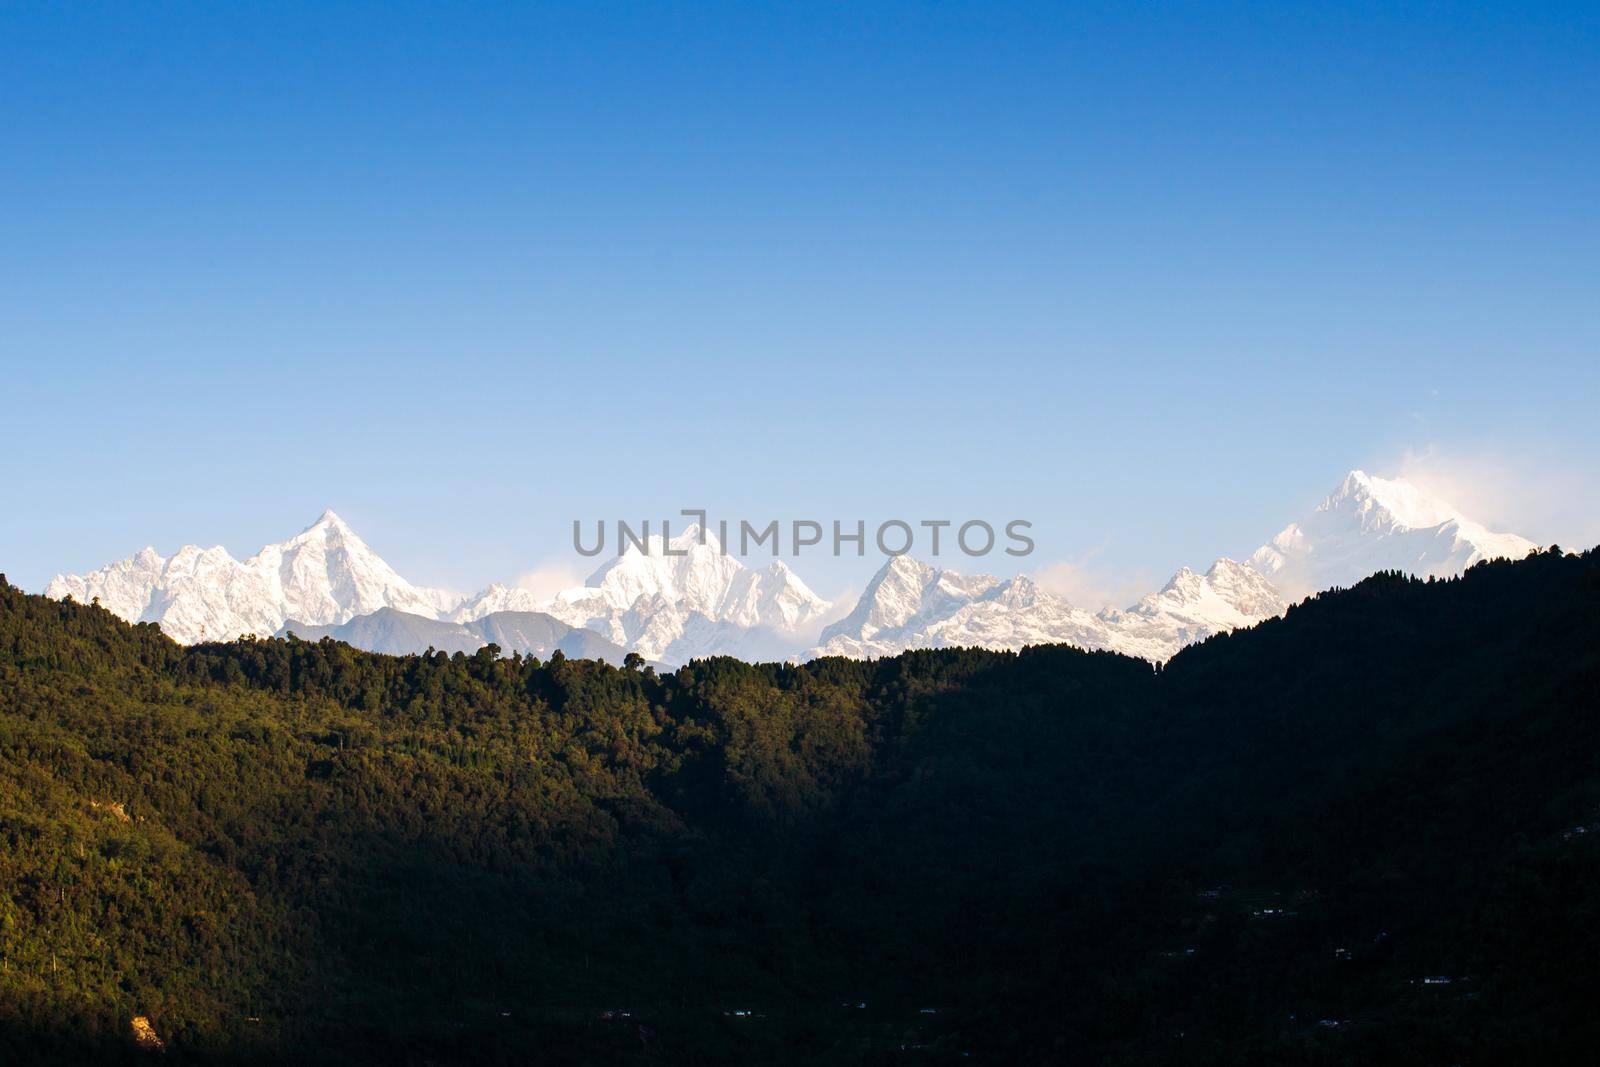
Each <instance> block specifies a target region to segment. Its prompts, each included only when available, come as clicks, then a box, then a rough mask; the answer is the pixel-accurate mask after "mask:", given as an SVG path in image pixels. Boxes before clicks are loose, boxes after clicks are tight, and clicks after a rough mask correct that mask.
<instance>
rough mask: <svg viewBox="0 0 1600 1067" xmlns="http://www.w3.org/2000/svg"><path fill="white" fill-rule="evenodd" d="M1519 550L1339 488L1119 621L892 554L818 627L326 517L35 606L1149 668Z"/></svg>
mask: <svg viewBox="0 0 1600 1067" xmlns="http://www.w3.org/2000/svg"><path fill="white" fill-rule="evenodd" d="M1535 547H1536V546H1535V545H1534V543H1533V542H1531V541H1529V540H1527V539H1526V538H1522V537H1518V536H1517V535H1515V534H1505V533H1496V532H1493V531H1491V530H1488V529H1487V528H1485V527H1484V526H1482V525H1481V524H1479V523H1476V522H1473V521H1472V520H1470V519H1468V518H1466V517H1465V516H1464V515H1462V514H1461V513H1460V512H1459V511H1457V510H1456V509H1455V508H1454V507H1452V506H1451V505H1449V504H1448V503H1446V502H1444V501H1442V500H1439V499H1438V498H1436V497H1430V496H1428V495H1427V494H1425V493H1423V492H1422V491H1421V490H1420V489H1418V488H1417V487H1416V486H1414V485H1412V484H1410V483H1409V482H1406V481H1404V480H1403V479H1386V478H1377V477H1373V476H1371V475H1368V474H1366V473H1364V472H1362V471H1352V472H1350V474H1349V475H1348V476H1346V478H1345V479H1344V480H1343V482H1342V483H1341V484H1340V485H1339V487H1338V488H1336V489H1335V490H1334V491H1333V492H1332V493H1331V494H1329V496H1328V497H1327V498H1326V499H1325V500H1324V501H1323V502H1322V504H1321V505H1319V506H1318V507H1317V508H1316V509H1315V510H1314V511H1313V512H1311V513H1310V514H1309V515H1307V516H1305V517H1304V518H1302V519H1300V520H1299V521H1297V522H1293V523H1290V524H1289V525H1288V526H1287V527H1285V528H1284V529H1283V531H1282V532H1280V533H1279V534H1278V535H1277V536H1276V537H1274V538H1272V539H1271V540H1270V541H1269V542H1267V543H1266V544H1264V545H1262V546H1261V547H1260V548H1259V549H1257V550H1256V551H1255V553H1254V554H1253V555H1251V556H1250V558H1249V561H1248V563H1238V562H1235V561H1234V560H1231V559H1219V560H1217V561H1216V562H1215V563H1213V564H1212V565H1211V567H1210V569H1209V570H1207V571H1206V572H1205V573H1203V574H1200V573H1196V572H1194V571H1192V570H1190V569H1188V568H1187V567H1185V568H1183V569H1181V570H1179V571H1178V573H1177V574H1175V575H1174V576H1173V578H1172V580H1171V581H1169V582H1168V583H1167V584H1166V585H1165V586H1164V587H1163V588H1162V589H1161V590H1159V591H1158V592H1154V593H1151V594H1149V595H1148V596H1146V597H1144V598H1143V599H1142V600H1140V601H1139V602H1138V603H1137V604H1134V605H1132V606H1131V607H1129V608H1126V609H1105V610H1102V611H1098V612H1091V611H1088V610H1085V609H1084V608H1081V607H1078V606H1075V605H1073V604H1071V603H1069V602H1068V601H1067V600H1066V599H1065V598H1063V597H1060V596H1057V595H1055V594H1052V593H1050V592H1048V591H1046V590H1044V589H1041V588H1040V587H1039V586H1038V585H1037V584H1035V582H1033V581H1032V580H1030V579H1029V578H1027V577H1015V578H1008V579H1002V578H998V577H993V576H990V575H981V574H980V575H962V574H959V573H957V572H955V571H952V570H948V569H941V568H937V567H933V566H930V565H929V564H926V563H923V562H920V561H918V560H914V559H911V558H910V557H907V556H897V557H893V558H891V559H889V560H888V561H887V562H886V563H885V564H884V565H883V567H882V568H881V569H880V570H879V571H878V573H877V574H876V575H875V576H874V577H873V579H872V581H871V582H870V583H869V584H868V585H867V588H866V590H865V591H864V592H863V593H862V595H861V597H860V599H859V600H858V601H857V602H856V603H855V605H854V607H853V609H852V610H850V611H849V612H848V613H847V614H844V615H843V616H842V617H840V618H837V619H836V620H835V621H832V622H829V618H830V616H831V615H835V614H837V612H833V611H832V610H831V606H830V605H829V604H828V602H827V601H825V600H823V599H822V598H821V597H819V596H817V595H816V594H815V593H813V592H812V591H811V590H810V589H809V588H808V587H807V586H806V584H805V583H804V582H803V581H802V580H801V579H800V577H799V576H798V575H797V574H795V573H794V571H793V570H791V569H790V568H789V567H788V566H787V565H785V564H783V563H781V562H776V561H775V562H773V563H771V564H769V565H768V566H766V567H762V568H759V569H756V568H751V567H747V566H746V565H745V564H744V563H742V562H741V561H740V560H738V559H737V558H735V557H733V556H731V555H724V554H723V552H722V550H721V546H720V545H719V544H718V543H717V540H716V538H715V537H714V536H713V535H712V534H711V533H710V532H709V531H703V530H701V529H700V528H698V527H691V528H690V529H688V530H687V531H685V532H684V533H682V534H681V535H679V536H678V537H675V538H673V539H672V540H671V541H670V542H669V541H667V540H665V539H664V538H662V537H655V538H652V539H650V540H649V541H648V542H647V544H646V547H645V550H643V551H641V550H640V549H639V548H637V547H630V549H629V550H628V551H627V552H626V553H625V554H623V555H621V556H618V557H616V558H614V559H612V560H609V561H608V562H607V563H606V564H605V565H604V566H602V567H601V568H600V569H599V570H597V571H596V572H595V573H594V574H593V575H592V576H591V577H590V578H589V580H588V581H587V582H586V583H585V584H583V585H581V586H577V587H575V588H572V589H567V590H564V591H562V592H560V593H558V594H556V595H555V596H554V597H549V598H540V597H537V596H535V595H534V594H533V593H531V592H529V591H528V590H526V589H520V588H516V587H511V586H505V585H498V584H497V585H491V586H489V587H488V588H487V589H484V590H482V591H481V592H479V593H476V594H474V595H472V596H467V597H462V596H459V595H457V594H453V593H449V592H446V591H444V590H439V589H428V588H423V587H419V586H414V585H412V584H411V583H409V582H407V581H406V580H405V579H404V578H402V577H400V575H399V574H397V573H396V572H395V571H394V569H393V568H392V567H390V566H389V565H388V564H387V563H385V562H384V561H383V559H382V558H380V557H379V556H378V555H377V554H376V553H375V552H373V551H372V549H371V548H370V547H368V546H367V544H366V543H365V542H364V541H362V540H361V538H360V537H358V536H357V535H356V534H355V532H354V531H352V530H351V529H350V527H349V526H348V525H346V524H345V523H344V521H343V520H341V519H340V518H339V517H338V516H337V515H335V514H334V513H333V512H331V511H329V512H325V513H324V514H323V515H322V517H321V518H319V519H318V520H317V521H316V522H315V523H313V524H312V525H311V526H309V527H307V528H306V529H305V530H304V531H302V532H301V533H299V534H298V535H296V536H295V537H293V538H291V539H289V540H288V541H285V542H283V543H282V544H278V545H268V546H267V547H266V548H263V549H262V550H261V551H260V552H258V553H257V554H256V555H254V556H252V557H250V558H249V559H247V560H244V561H242V562H241V561H237V560H235V559H233V558H232V557H231V556H230V555H229V554H228V553H227V552H226V551H225V550H224V549H222V548H220V547H218V548H209V549H201V548H199V547H196V546H193V545H190V546H186V547H184V548H182V549H179V550H178V551H177V552H176V553H174V554H173V555H171V556H161V555H159V554H158V553H157V552H156V551H155V550H154V549H153V548H146V549H144V550H143V551H141V552H139V553H138V554H136V555H134V556H131V557H129V558H128V559H125V560H121V561H120V562H117V563H112V564H110V565H108V566H106V567H102V568H101V569H100V570H97V571H94V572H91V573H89V574H84V575H60V576H57V577H56V578H55V579H54V580H53V581H51V582H50V584H49V586H48V587H47V588H46V589H45V593H46V595H48V596H53V597H58V598H59V597H67V596H70V597H72V598H73V599H75V600H79V601H89V600H94V599H98V600H99V601H100V603H101V604H102V605H103V606H105V607H106V608H108V609H110V610H111V611H113V612H115V613H116V614H118V615H120V616H122V617H123V618H126V619H129V620H133V621H151V622H157V623H159V624H160V625H161V627H162V628H163V629H164V630H165V631H166V632H167V633H168V634H170V635H171V636H172V637H173V638H175V639H176V640H178V641H182V642H186V643H192V642H196V641H207V640H228V639H231V638H233V637H237V636H240V635H242V634H248V633H254V634H259V635H270V634H277V633H281V632H284V631H285V630H293V631H294V632H296V633H297V634H299V635H300V636H303V637H320V636H324V635H326V636H335V637H338V638H340V639H343V640H348V641H350V642H352V643H354V644H358V645H361V646H362V647H370V648H373V649H374V650H377V651H388V652H402V651H421V650H422V648H423V647H427V645H432V647H435V648H441V649H450V650H462V651H466V650H470V649H473V648H477V647H481V646H482V645H483V644H485V643H487V642H489V641H494V642H495V643H496V644H499V645H500V646H501V647H502V648H504V649H505V650H506V651H510V650H511V649H512V648H513V647H515V648H517V649H519V650H522V651H526V652H529V653H532V654H540V655H543V654H545V653H546V652H548V651H551V650H553V649H555V648H557V647H561V648H562V650H563V651H566V650H567V649H569V648H570V649H572V650H573V652H576V653H578V654H594V655H603V656H604V657H605V658H608V659H615V658H616V656H617V655H618V654H619V652H620V651H623V650H626V651H636V652H638V653H640V654H641V655H643V656H644V657H645V658H646V659H647V660H650V661H652V662H657V663H660V664H663V665H665V666H676V665H678V664H681V663H685V662H687V661H689V660H690V659H696V658H702V657H706V656H712V655H732V656H738V657H740V658H743V659H751V660H754V659H785V658H801V659H804V658H812V657H816V656H825V655H839V656H851V657H864V656H886V655H894V654H896V653H898V652H901V651H904V650H906V649H910V648H941V647H954V646H969V645H970V646H980V647H984V648H993V649H1001V648H1007V649H1009V648H1020V647H1022V646H1024V645H1030V644H1046V643H1067V644H1073V645H1078V646H1080V647H1083V648H1090V649H1110V650H1115V651H1119V652H1124V653H1127V654H1129V655H1135V656H1140V657H1143V658H1146V659H1150V660H1154V661H1157V662H1160V661H1164V660H1166V659H1168V658H1170V657H1171V656H1172V655H1174V654H1175V653H1176V652H1177V651H1178V650H1179V649H1181V648H1183V647H1184V646H1185V645H1188V644H1191V643H1193V642H1195V641H1199V640H1203V639H1204V638H1206V637H1208V636H1210V635H1211V634H1214V633H1219V632H1222V631H1226V630H1230V629H1234V628H1236V627H1240V626H1249V625H1253V624H1254V623H1257V622H1260V621H1261V620H1263V619H1267V618H1271V617H1273V616H1275V615H1278V614H1280V613H1281V612H1282V611H1283V610H1284V608H1285V607H1286V606H1287V605H1288V604H1289V603H1292V602H1294V601H1296V600H1299V599H1301V598H1302V597H1304V596H1306V595H1308V594H1310V593H1314V592H1317V591H1319V590H1322V589H1327V588H1330V587H1332V586H1335V585H1349V584H1352V583H1354V582H1356V581H1359V580H1360V579H1362V578H1364V577H1366V576H1367V575H1369V574H1373V573H1375V572H1377V571H1380V570H1400V571H1405V572H1407V573H1410V574H1415V575H1418V576H1439V577H1443V576H1447V575H1452V574H1457V573H1459V572H1460V571H1462V570H1463V569H1465V568H1466V567H1468V566H1470V565H1471V564H1473V563H1476V562H1478V561H1479V560H1482V559H1490V558H1495V557H1500V556H1510V557H1520V556H1522V555H1525V554H1526V553H1527V552H1529V551H1531V550H1532V549H1534V548H1535ZM669 550H670V551H669ZM824 623H827V625H826V626H825V625H824ZM586 634H587V635H592V638H591V637H585V636H584V635H586ZM508 642H509V643H508ZM413 645H417V646H419V647H415V648H413V647H412V646H413ZM596 650H598V651H596ZM569 654H571V653H569Z"/></svg>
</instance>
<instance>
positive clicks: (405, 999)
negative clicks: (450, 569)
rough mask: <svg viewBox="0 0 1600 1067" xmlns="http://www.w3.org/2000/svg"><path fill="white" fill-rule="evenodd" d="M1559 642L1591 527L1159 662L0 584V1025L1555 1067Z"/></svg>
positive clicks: (471, 1045)
mask: <svg viewBox="0 0 1600 1067" xmlns="http://www.w3.org/2000/svg"><path fill="white" fill-rule="evenodd" d="M1597 647H1600V556H1597V555H1596V554H1595V553H1588V554H1584V555H1582V556H1564V555H1562V554H1560V553H1559V552H1548V553H1543V554H1540V555H1538V556H1536V557H1532V558H1530V559H1528V560H1526V561H1523V562H1519V563H1514V564H1513V563H1495V564H1488V565H1481V566H1478V567H1476V568H1474V569H1473V570H1472V571H1470V572H1469V573H1468V574H1467V575H1466V576H1465V577H1464V578H1462V579H1459V580H1455V581H1450V582H1426V583H1425V582H1418V581H1414V580H1410V579H1405V578H1401V577H1398V576H1394V575H1383V576H1379V577H1376V578H1373V579H1370V580H1368V581H1366V582H1363V583H1362V584H1361V585H1359V586H1357V587H1356V588H1355V589H1352V590H1346V591H1341V592H1337V593H1332V594H1325V595H1323V596H1320V597H1317V598H1314V599H1313V600H1311V601H1308V602H1306V603H1305V604H1303V605H1300V606H1298V607H1296V608H1294V609H1292V610H1291V611H1290V612H1289V613H1288V615H1287V616H1286V617H1285V618H1283V619H1281V620H1275V621H1273V622H1269V623H1266V624H1264V625H1262V626H1259V627H1257V628H1255V629H1254V630H1252V631H1249V632H1245V633H1238V634H1234V635H1231V636H1227V637H1222V638H1215V639H1213V640H1211V641H1208V642H1206V643H1205V644H1204V645H1201V646H1198V647H1195V648H1192V649H1189V650H1186V651H1185V652H1183V653H1182V654H1180V655H1179V656H1178V657H1176V658H1175V659H1174V660H1173V661H1172V662H1171V663H1170V664H1169V665H1168V666H1167V667H1166V668H1165V669H1163V670H1159V671H1158V670H1155V669H1152V668H1151V667H1150V666H1149V665H1148V664H1145V663H1142V662H1138V661H1134V660H1130V659H1126V658H1123V657H1119V656H1115V655H1110V654H1089V653H1084V652H1080V651H1076V650H1073V649H1067V648H1041V649H1031V650H1028V651H1025V652H1023V653H1021V654H1019V655H1014V654H996V653H985V652H976V651H941V652H917V653H908V654H906V655H903V656H900V657H898V658H896V659H892V660H885V661H880V662H874V663H859V662H850V661H843V660H823V661H818V662H815V663H811V664H807V665H805V666H802V667H794V666H782V665H772V664H767V665H749V664H744V663H740V662H737V661H733V660H726V659H718V660H711V661H706V662H697V663H694V664H691V665H690V666H688V667H685V668H683V669H681V670H679V671H677V672H676V673H674V674H672V675H660V676H658V675H656V674H655V673H654V672H652V671H650V670H648V669H646V670H640V669H637V667H629V668H620V669H619V668H614V667H610V666H606V665H604V664H601V663H596V662H590V661H575V660H566V659H563V658H561V657H560V656H559V655H558V656H557V657H556V658H555V659H553V660H551V661H550V662H544V663H541V662H539V661H537V660H531V659H522V658H519V657H511V658H503V657H499V656H498V655H497V653H498V650H496V649H494V648H493V647H492V646H491V647H490V648H489V649H485V650H483V651H481V652H479V653H478V654H476V655H473V656H466V655H461V654H457V655H454V656H449V657H447V656H445V655H443V654H434V655H428V656H411V657H389V656H381V655H374V654H369V653H363V652H359V651H355V650H353V649H351V648H350V647H348V646H346V645H341V644H336V643H334V642H332V641H323V642H319V643H306V642H301V641H297V640H294V639H290V640H287V641H281V640H269V641H240V642H235V643H231V644H222V645H203V646H196V647H192V648H182V647H179V646H177V645H175V644H173V643H172V642H170V641H168V640H167V639H166V638H165V637H163V636H162V635H161V634H160V633H159V631H158V630H157V629H156V628H155V627H153V626H150V625H140V626H129V625H127V624H125V623H122V622H121V621H119V620H117V619H115V618H114V617H112V616H111V615H110V614H109V613H107V612H105V611H102V610H100V609H99V608H97V607H87V606H81V605H74V604H71V603H57V602H54V601H49V600H45V599H43V598H40V597H34V596H28V595H25V594H23V593H21V592H20V591H18V590H16V589H14V588H12V587H10V586H8V585H6V584H5V583H4V581H3V580H0V1062H5V1063H13V1062H30V1061H61V1062H71V1061H82V1060H93V1059H100V1060H114V1059H118V1058H122V1057H127V1058H138V1057H139V1056H142V1055H145V1054H144V1053H140V1052H136V1051H135V1050H134V1049H133V1045H132V1042H131V1041H130V1039H129V1020H130V1019H131V1017H132V1016H135V1015H144V1016H148V1017H149V1019H150V1020H151V1022H152V1024H153V1026H154V1028H155V1030H156V1032H157V1033H158V1034H159V1035H160V1036H161V1037H162V1038H163V1039H164V1040H165V1041H166V1044H167V1057H166V1058H168V1059H170V1060H184V1059H194V1060H197V1061H204V1062H238V1061H248V1060H253V1059H258V1058H259V1059H261V1060H276V1059H281V1058H294V1059H299V1060H327V1061H348V1060H356V1061H372V1062H417V1063H423V1062H525V1061H538V1062H595V1061H600V1062H641V1063H651V1062H663V1063H666V1062H773V1061H790V1062H818V1063H848V1062H884V1061H891V1060H893V1061H899V1060H900V1059H902V1058H907V1057H915V1058H919V1059H927V1060H931V1061H939V1060H942V1059H945V1058H951V1059H954V1058H962V1059H968V1058H969V1057H966V1056H964V1055H963V1054H964V1053H970V1060H973V1061H977V1062H1018V1061H1023V1060H1027V1061H1031V1062H1051V1061H1065V1062H1110V1063H1219V1064H1221V1063H1247V1062H1261V1063H1292V1062H1303V1063H1370V1062H1374V1061H1385V1060H1388V1061H1397V1062H1453V1063H1462V1064H1468V1063H1490V1062H1507V1061H1522V1062H1561V1061H1567V1062H1579V1061H1587V1060H1588V1059H1589V1058H1590V1056H1589V1054H1588V1052H1587V1050H1591V1049H1593V1048H1594V1047H1595V1043H1596V1042H1597V1041H1600V1024H1597V1022H1596V1021H1595V1019H1594V1018H1593V1013H1592V1012H1590V1010H1589V1000H1590V996H1591V994H1592V993H1593V992H1594V991H1595V990H1596V989H1597V988H1600V923H1597V922H1596V919H1597V918H1600V717H1597V712H1600V702H1597V699H1596V694H1597V692H1600V687H1597V683H1600V664H1597V653H1596V649H1597ZM118 805H120V807H118ZM1591 825H1593V828H1594V831H1595V832H1594V833H1590V832H1587V829H1586V832H1583V833H1578V832H1575V828H1577V827H1584V828H1589V827H1590V826H1591ZM1425 978H1434V979H1439V978H1449V979H1450V982H1448V983H1444V982H1440V981H1434V982H1426V981H1424V979H1425ZM860 1004H864V1005H865V1007H858V1006H857V1005H860ZM741 1011H745V1012H750V1013H751V1014H749V1015H739V1014H737V1013H738V1012H741ZM623 1012H626V1013H627V1015H626V1016H625V1017H624V1016H623V1015H622V1014H621V1013H623ZM607 1013H610V1017H607Z"/></svg>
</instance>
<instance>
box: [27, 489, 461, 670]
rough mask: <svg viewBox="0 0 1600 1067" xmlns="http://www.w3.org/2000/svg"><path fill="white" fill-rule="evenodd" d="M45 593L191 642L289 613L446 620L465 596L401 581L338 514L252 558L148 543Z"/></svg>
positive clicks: (268, 626)
mask: <svg viewBox="0 0 1600 1067" xmlns="http://www.w3.org/2000/svg"><path fill="white" fill-rule="evenodd" d="M44 592H45V595H46V596H50V597H55V598H56V599H61V598H63V597H67V596H70V597H72V598H73V599H74V600H78V601H81V602H85V603H87V602H88V601H91V600H95V599H98V600H99V601H100V603H101V604H102V606H104V607H106V608H107V609H109V610H110V611H112V612H113V613H115V614H117V615H120V616H121V617H122V618H124V619H127V620H128V621H129V622H155V623H160V625H161V628H162V629H163V630H165V631H166V632H167V634H168V635H169V636H171V637H172V638H173V639H174V640H177V641H181V642H183V643H185V644H193V643H194V642H197V641H227V640H231V639H233V638H235V637H239V636H241V635H243V634H251V633H253V634H260V635H263V636H265V635H268V634H274V633H277V632H278V630H279V629H280V628H281V627H282V626H283V624H284V623H285V622H287V621H289V620H290V619H296V620H299V621H300V622H302V623H304V624H307V625H313V626H329V625H337V624H339V623H343V622H347V621H349V620H350V619H352V618H354V617H356V616H357V615H365V614H369V613H371V612H374V611H377V610H379V609H381V608H394V609H396V610H399V611H404V612H409V613H412V614H418V615H426V616H431V617H437V616H438V615H439V614H440V613H441V612H442V611H444V610H446V609H447V608H449V607H450V606H451V605H453V604H454V603H455V602H456V600H457V599H458V597H457V596H456V594H453V593H449V592H446V591H444V590H440V589H427V588H423V587H420V586H415V585H412V584H411V583H410V582H408V581H406V580H405V579H404V578H402V577H400V575H399V574H397V573H396V572H395V570H394V568H393V567H390V566H389V564H388V563H386V562H384V560H383V559H382V557H380V556H379V555H378V554H377V553H376V552H374V551H373V550H372V549H371V548H370V547H369V546H368V545H367V543H366V542H365V541H363V540H362V539H361V538H360V537H359V536H357V535H356V533H355V531H354V530H352V529H350V527H349V526H348V525H347V524H346V523H345V521H344V520H343V519H341V518H339V516H338V515H336V514H334V513H333V511H332V510H328V511H325V512H323V513H322V515H321V516H320V517H319V518H318V519H317V521H316V522H314V523H312V524H311V525H310V526H308V527H306V528H305V529H304V530H302V531H300V533H298V534H296V535H295V536H294V537H291V538H290V539H289V540H287V541H284V542H282V543H281V544H275V545H268V546H266V547H265V548H263V549H262V550H261V551H260V552H258V553H256V554H255V555H254V556H251V557H250V558H249V559H246V560H243V561H239V560H235V559H234V558H233V557H232V556H230V555H229V554H228V552H227V550H226V549H224V548H222V547H221V546H220V545H218V546H216V547H214V548H205V549H202V548H200V547H199V546H197V545H185V546H184V547H183V548H180V549H179V550H178V551H177V552H175V553H173V554H172V555H171V556H162V555H160V554H159V553H157V552H156V550H155V549H154V548H148V547H147V548H145V549H144V550H142V551H140V552H139V553H138V554H136V555H134V556H131V557H129V558H128V559H125V560H121V561H119V562H117V563H112V564H109V565H108V566H105V567H102V568H101V569H100V570H98V571H94V572H91V573H89V574H85V575H57V576H56V577H55V578H54V579H53V580H52V581H51V582H50V584H49V585H48V586H47V587H46V588H45V591H44Z"/></svg>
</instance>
